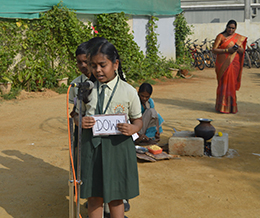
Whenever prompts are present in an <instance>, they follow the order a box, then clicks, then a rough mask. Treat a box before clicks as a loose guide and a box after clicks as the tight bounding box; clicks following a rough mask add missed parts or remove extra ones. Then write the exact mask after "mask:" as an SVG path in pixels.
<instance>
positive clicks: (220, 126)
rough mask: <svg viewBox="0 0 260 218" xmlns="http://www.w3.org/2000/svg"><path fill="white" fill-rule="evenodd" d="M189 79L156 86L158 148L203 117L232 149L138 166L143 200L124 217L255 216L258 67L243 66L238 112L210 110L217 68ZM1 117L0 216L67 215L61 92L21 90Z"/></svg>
mask: <svg viewBox="0 0 260 218" xmlns="http://www.w3.org/2000/svg"><path fill="white" fill-rule="evenodd" d="M192 74H193V75H194V76H193V77H192V78H191V79H174V80H171V81H166V82H159V83H157V84H155V85H154V93H153V95H152V98H153V99H154V101H155V106H156V109H157V111H158V112H159V113H160V114H161V115H162V117H163V118H164V119H165V123H164V124H163V129H164V132H163V134H162V140H161V142H160V145H165V144H166V143H167V142H168V139H169V138H170V137H171V135H172V132H173V128H175V129H176V130H178V131H182V130H189V131H193V129H194V127H195V126H196V125H198V124H199V122H198V121H197V120H196V119H197V118H200V117H202V118H210V119H213V121H212V125H213V126H214V127H215V128H216V130H217V131H221V132H225V133H228V134H229V152H228V154H227V155H226V156H225V157H221V158H214V157H207V156H203V157H187V156H182V157H181V159H180V160H164V161H158V162H154V163H152V162H140V161H139V162H138V168H139V175H140V196H138V197H136V198H134V199H131V200H130V205H131V209H130V211H129V212H126V216H128V217H129V218H148V217H149V218H161V217H163V218H164V217H165V218H166V217H167V218H170V217H173V218H186V217H187V218H189V217H191V218H193V217H194V218H199V217H200V218H208V217H211V218H215V217H221V218H222V217H225V218H226V217H235V218H240V217H241V218H247V217H248V218H253V217H260V167H259V164H260V146H259V141H260V140H259V132H260V116H259V115H260V95H259V93H260V70H259V69H256V68H254V69H244V72H243V77H242V86H241V89H240V91H239V92H237V98H238V109H239V112H238V113H237V114H219V113H216V112H215V110H214V103H215V91H216V86H217V83H216V79H215V73H214V69H207V70H203V71H194V72H192ZM0 119H1V125H0V135H1V141H0V185H1V194H0V217H1V218H10V217H13V218H38V217H44V218H61V217H62V218H64V217H68V214H69V212H68V211H69V206H68V205H69V201H68V191H69V189H68V175H69V171H68V169H69V151H68V135H67V120H66V95H65V94H62V95H59V94H56V93H53V92H52V91H47V92H43V93H36V94H35V93H31V94H28V93H25V92H23V93H22V94H21V96H20V98H19V99H17V100H11V101H0ZM85 202H86V200H84V199H82V201H81V204H82V205H81V214H82V217H83V218H86V217H87V210H86V209H85V207H84V203H85Z"/></svg>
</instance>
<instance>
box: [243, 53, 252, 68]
mask: <svg viewBox="0 0 260 218" xmlns="http://www.w3.org/2000/svg"><path fill="white" fill-rule="evenodd" d="M244 66H247V67H248V68H251V67H252V63H251V59H250V57H249V55H248V52H247V51H245V57H244Z"/></svg>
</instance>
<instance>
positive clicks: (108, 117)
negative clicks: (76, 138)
mask: <svg viewBox="0 0 260 218" xmlns="http://www.w3.org/2000/svg"><path fill="white" fill-rule="evenodd" d="M93 117H94V119H95V121H96V123H95V125H94V126H93V128H92V130H93V135H94V136H97V135H118V134H122V133H121V132H120V131H119V130H118V129H117V127H116V125H117V124H118V123H126V122H127V117H126V114H102V115H95V116H93Z"/></svg>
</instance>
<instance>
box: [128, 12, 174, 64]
mask: <svg viewBox="0 0 260 218" xmlns="http://www.w3.org/2000/svg"><path fill="white" fill-rule="evenodd" d="M174 20H175V16H172V17H159V21H158V22H157V26H158V28H157V29H156V33H157V34H159V35H158V36H157V39H158V45H159V51H160V55H161V56H163V57H166V58H167V59H174V60H175V59H176V49H175V30H174V25H173V22H174ZM148 21H149V18H148V17H147V16H133V18H132V25H133V26H132V30H133V31H134V39H135V41H136V43H137V44H138V46H139V47H140V48H141V50H142V51H143V52H144V53H146V39H145V37H146V35H147V27H146V26H147V23H148Z"/></svg>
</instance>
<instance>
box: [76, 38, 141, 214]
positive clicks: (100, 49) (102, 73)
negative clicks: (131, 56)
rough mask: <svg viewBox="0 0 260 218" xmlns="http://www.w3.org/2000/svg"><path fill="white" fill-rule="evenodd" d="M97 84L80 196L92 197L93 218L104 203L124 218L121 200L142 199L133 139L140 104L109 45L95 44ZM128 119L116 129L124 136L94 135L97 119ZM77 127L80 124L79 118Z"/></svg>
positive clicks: (87, 120) (86, 124)
mask: <svg viewBox="0 0 260 218" xmlns="http://www.w3.org/2000/svg"><path fill="white" fill-rule="evenodd" d="M91 66H92V73H93V75H94V76H95V77H96V79H97V81H96V82H95V83H94V88H93V90H92V93H91V96H90V99H91V100H90V102H88V103H87V104H85V108H86V111H85V112H86V116H85V117H83V118H82V127H83V128H84V129H83V132H82V150H81V151H82V157H81V169H82V170H81V179H82V181H83V184H82V186H81V197H82V198H88V215H89V217H90V218H96V217H98V218H101V217H102V211H103V203H108V205H109V209H110V214H111V217H114V218H123V217H124V204H123V200H122V199H131V198H134V197H136V196H137V195H139V184H138V171H137V161H136V151H135V146H134V142H133V139H132V137H131V136H132V135H133V134H134V133H137V132H138V131H139V130H140V129H141V128H142V113H141V105H140V100H139V97H138V94H137V91H136V89H135V88H134V87H132V86H131V85H129V84H128V83H126V82H125V78H124V76H123V72H122V69H121V63H120V59H119V55H118V52H117V50H116V48H115V47H114V45H113V44H111V43H109V42H100V43H96V46H94V48H93V50H92V52H91ZM119 113H122V114H126V115H127V118H128V119H129V120H130V121H131V123H130V124H129V123H119V124H117V128H118V130H119V131H120V132H121V133H122V134H120V135H109V136H93V132H92V127H93V126H94V124H95V118H94V117H93V115H96V114H119ZM75 122H77V120H76V119H75Z"/></svg>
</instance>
